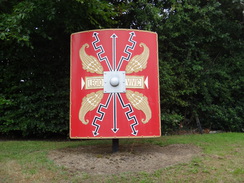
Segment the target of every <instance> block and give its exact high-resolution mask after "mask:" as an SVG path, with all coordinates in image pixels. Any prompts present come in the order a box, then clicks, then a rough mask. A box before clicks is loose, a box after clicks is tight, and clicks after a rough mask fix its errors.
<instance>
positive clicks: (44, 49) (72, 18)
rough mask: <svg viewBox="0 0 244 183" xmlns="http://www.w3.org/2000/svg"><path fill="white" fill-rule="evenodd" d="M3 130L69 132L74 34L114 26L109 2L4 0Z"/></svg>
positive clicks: (1, 17) (0, 119) (0, 129)
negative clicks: (71, 49) (70, 69)
mask: <svg viewBox="0 0 244 183" xmlns="http://www.w3.org/2000/svg"><path fill="white" fill-rule="evenodd" d="M1 7H4V8H2V9H1V15H0V20H1V21H0V22H1V26H0V27H1V30H0V31H1V33H0V38H1V54H0V55H1V65H0V67H1V71H2V72H1V73H0V78H1V80H0V83H1V87H0V93H1V95H0V102H1V106H0V113H1V116H0V123H1V125H0V132H1V133H5V134H7V133H9V134H15V135H16V134H20V135H24V136H31V135H35V136H36V135H39V136H42V135H48V134H53V133H61V134H67V130H68V126H69V125H68V121H69V43H70V40H69V39H70V38H69V37H70V34H71V33H73V32H76V31H82V30H87V29H95V28H104V27H110V26H112V25H113V24H114V23H115V21H114V20H113V17H114V16H116V13H114V12H113V6H112V5H111V4H108V3H106V2H105V1H88V0H83V1H78V0H77V1H75V0H73V1H65V0H56V1H46V0H33V1H28V0H24V1H1Z"/></svg>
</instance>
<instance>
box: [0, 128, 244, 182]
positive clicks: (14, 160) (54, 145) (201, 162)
mask: <svg viewBox="0 0 244 183" xmlns="http://www.w3.org/2000/svg"><path fill="white" fill-rule="evenodd" d="M0 140H1V139H0ZM135 141H136V143H150V144H156V145H160V146H166V145H169V144H194V145H196V146H198V147H200V148H201V149H202V155H200V156H198V157H196V158H194V159H193V160H192V161H191V162H188V163H183V164H178V165H174V166H170V167H167V168H163V169H160V170H157V171H155V172H154V173H146V172H140V173H137V174H133V175H131V174H130V173H128V172H127V173H123V174H119V175H111V176H101V175H94V176H92V175H88V174H86V173H85V172H71V171H69V170H67V169H65V168H64V167H59V166H57V165H55V164H54V162H52V161H51V160H49V159H48V156H47V155H48V152H49V151H51V150H57V149H62V148H67V147H70V148H72V147H77V146H86V145H91V144H92V145H97V144H102V143H103V144H106V145H107V144H111V140H93V141H22V140H20V141H6V140H5V141H0V182H7V183H8V182H10V183H11V182H24V183H28V182H31V183H32V182H111V183H115V182H124V183H128V182H135V183H138V182H140V183H152V182H221V183H222V182H226V183H229V182H238V183H239V182H244V133H219V134H204V135H182V136H163V137H160V138H155V139H136V140H133V139H123V140H120V143H121V144H123V143H124V144H125V143H135ZM94 177H95V178H94Z"/></svg>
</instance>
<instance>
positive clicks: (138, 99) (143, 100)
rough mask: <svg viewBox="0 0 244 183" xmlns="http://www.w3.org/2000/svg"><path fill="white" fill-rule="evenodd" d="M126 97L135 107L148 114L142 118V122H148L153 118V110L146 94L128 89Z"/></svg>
mask: <svg viewBox="0 0 244 183" xmlns="http://www.w3.org/2000/svg"><path fill="white" fill-rule="evenodd" d="M126 97H127V99H128V100H129V101H130V103H131V104H132V106H133V107H135V108H136V109H138V110H141V111H143V113H144V114H145V116H146V119H145V120H144V119H142V123H144V124H145V123H147V122H148V121H149V120H150V119H151V118H152V111H151V108H150V106H149V104H148V100H147V97H146V96H144V95H143V94H142V93H139V92H133V91H131V90H127V91H126Z"/></svg>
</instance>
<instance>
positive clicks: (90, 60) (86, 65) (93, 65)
mask: <svg viewBox="0 0 244 183" xmlns="http://www.w3.org/2000/svg"><path fill="white" fill-rule="evenodd" d="M85 48H89V45H88V44H87V43H86V44H84V45H83V46H82V47H81V48H80V51H79V55H80V59H81V62H82V68H83V69H84V70H86V71H87V72H91V73H94V72H95V73H97V74H103V67H102V65H101V63H100V62H99V61H98V60H97V59H96V57H94V56H92V55H87V53H86V51H85Z"/></svg>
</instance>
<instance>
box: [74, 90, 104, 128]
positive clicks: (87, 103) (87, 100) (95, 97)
mask: <svg viewBox="0 0 244 183" xmlns="http://www.w3.org/2000/svg"><path fill="white" fill-rule="evenodd" d="M102 98H103V91H102V90H100V91H98V92H96V93H95V92H92V93H90V94H88V95H86V96H85V97H84V98H83V99H82V103H81V107H80V111H79V120H80V121H81V122H82V123H83V124H85V125H87V124H88V123H89V120H85V115H86V113H87V112H89V111H92V110H94V109H95V108H96V107H97V106H98V104H99V103H100V102H101V100H102Z"/></svg>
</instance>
